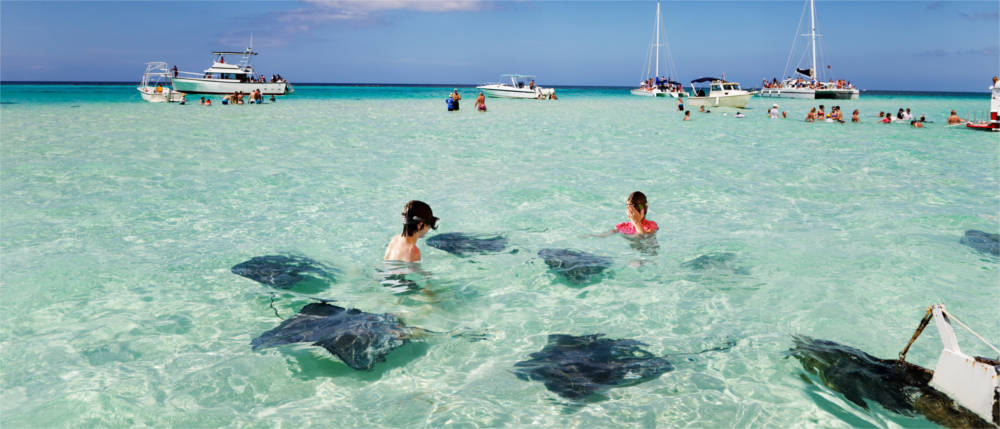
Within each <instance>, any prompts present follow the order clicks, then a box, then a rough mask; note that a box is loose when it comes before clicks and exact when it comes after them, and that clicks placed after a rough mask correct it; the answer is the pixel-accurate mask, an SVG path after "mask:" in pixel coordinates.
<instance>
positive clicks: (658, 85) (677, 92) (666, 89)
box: [631, 0, 687, 98]
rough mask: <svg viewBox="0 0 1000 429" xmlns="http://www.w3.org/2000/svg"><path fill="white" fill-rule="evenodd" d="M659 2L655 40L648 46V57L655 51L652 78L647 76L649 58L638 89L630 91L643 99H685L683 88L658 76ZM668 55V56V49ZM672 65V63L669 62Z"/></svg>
mask: <svg viewBox="0 0 1000 429" xmlns="http://www.w3.org/2000/svg"><path fill="white" fill-rule="evenodd" d="M660 46H661V45H660V0H656V39H655V40H654V41H653V43H651V44H650V53H649V57H652V56H653V51H654V49H655V52H656V59H655V60H654V61H652V63H653V64H655V66H654V69H655V71H654V72H653V76H652V77H650V76H649V63H650V59H651V58H649V57H647V58H646V67H645V69H646V73H645V75H644V76H643V79H642V81H641V82H639V87H638V88H634V89H632V91H631V92H632V95H641V96H645V97H666V96H671V97H673V98H680V97H686V96H687V93H686V92H684V90H683V86H682V85H681V83H680V82H675V81H672V80H670V79H664V78H663V77H661V76H660ZM667 49H668V51H667V52H668V55H669V52H670V51H669V49H670V48H669V47H667ZM671 65H672V62H671Z"/></svg>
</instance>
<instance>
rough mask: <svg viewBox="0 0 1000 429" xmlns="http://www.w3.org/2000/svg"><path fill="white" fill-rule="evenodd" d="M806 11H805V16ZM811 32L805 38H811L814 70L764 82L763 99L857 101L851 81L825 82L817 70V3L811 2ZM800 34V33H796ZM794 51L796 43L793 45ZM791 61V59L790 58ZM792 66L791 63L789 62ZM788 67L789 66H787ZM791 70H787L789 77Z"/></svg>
mask: <svg viewBox="0 0 1000 429" xmlns="http://www.w3.org/2000/svg"><path fill="white" fill-rule="evenodd" d="M804 13H805V11H803V14H804ZM809 14H810V32H809V34H805V36H810V41H811V46H812V68H809V69H805V70H803V69H801V68H799V67H795V73H797V74H799V75H801V76H803V77H804V78H803V77H798V78H795V77H789V78H785V79H784V80H782V81H781V82H778V81H777V79H773V80H772V81H771V82H766V81H765V82H763V85H761V86H762V87H761V89H760V96H761V97H781V98H806V99H814V98H832V99H842V100H857V99H858V94H859V92H858V90H857V88H855V87H854V85H852V84H851V83H850V82H849V81H846V80H837V81H834V80H832V79H831V80H829V81H827V82H823V81H822V79H820V78H819V73H818V69H817V68H816V3H815V0H809ZM796 33H798V31H796ZM792 45H793V50H794V42H793V43H792ZM789 60H791V58H790V57H789ZM789 64H791V62H789ZM786 67H787V66H786ZM788 71H789V70H787V69H786V70H785V73H786V75H787V73H788Z"/></svg>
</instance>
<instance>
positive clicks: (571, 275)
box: [538, 249, 611, 284]
mask: <svg viewBox="0 0 1000 429" xmlns="http://www.w3.org/2000/svg"><path fill="white" fill-rule="evenodd" d="M538 256H540V257H541V258H542V259H544V260H545V264H546V265H548V266H549V269H550V270H552V272H554V273H556V274H558V275H561V276H563V277H565V278H566V279H567V280H569V281H570V282H572V283H577V284H584V283H588V282H590V281H592V280H594V279H596V278H599V276H600V275H601V273H602V272H604V270H606V269H608V268H609V267H611V258H608V257H604V256H598V255H593V254H590V253H586V252H580V251H576V250H569V249H542V250H541V251H539V252H538Z"/></svg>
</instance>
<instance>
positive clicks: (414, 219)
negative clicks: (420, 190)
mask: <svg viewBox="0 0 1000 429" xmlns="http://www.w3.org/2000/svg"><path fill="white" fill-rule="evenodd" d="M437 222H438V218H436V217H434V213H433V212H432V211H431V206H429V205H427V203H425V202H423V201H417V200H413V201H410V202H408V203H406V206H404V207H403V233H402V234H399V235H397V236H395V237H392V240H390V241H389V246H388V247H387V248H386V249H385V260H386V261H403V262H420V249H418V248H417V240H419V239H421V238H423V236H425V235H427V232H428V231H430V230H431V229H437Z"/></svg>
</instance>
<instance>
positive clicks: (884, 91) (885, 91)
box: [0, 80, 990, 96]
mask: <svg viewBox="0 0 1000 429" xmlns="http://www.w3.org/2000/svg"><path fill="white" fill-rule="evenodd" d="M135 84H136V82H131V81H126V82H87V81H28V80H5V81H0V86H3V85H71V86H121V85H135ZM292 85H294V86H344V87H394V88H402V87H415V88H474V87H476V86H478V85H480V84H466V83H372V82H365V83H345V82H292ZM550 86H551V87H553V88H563V89H616V90H617V89H620V90H628V89H632V88H633V87H631V86H617V85H550ZM747 89H751V90H759V89H760V88H747ZM862 93H863V94H870V95H938V96H951V95H990V92H989V91H982V92H973V91H915V90H890V89H870V90H862Z"/></svg>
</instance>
